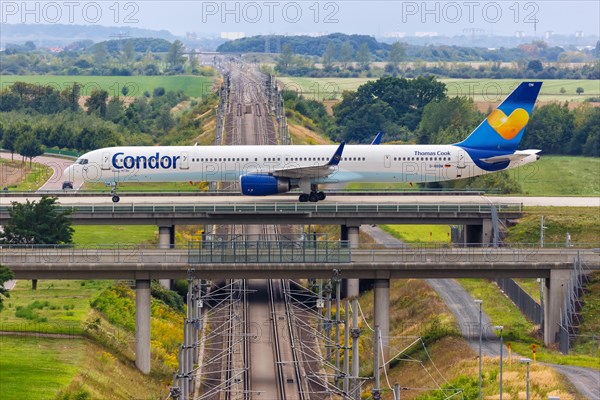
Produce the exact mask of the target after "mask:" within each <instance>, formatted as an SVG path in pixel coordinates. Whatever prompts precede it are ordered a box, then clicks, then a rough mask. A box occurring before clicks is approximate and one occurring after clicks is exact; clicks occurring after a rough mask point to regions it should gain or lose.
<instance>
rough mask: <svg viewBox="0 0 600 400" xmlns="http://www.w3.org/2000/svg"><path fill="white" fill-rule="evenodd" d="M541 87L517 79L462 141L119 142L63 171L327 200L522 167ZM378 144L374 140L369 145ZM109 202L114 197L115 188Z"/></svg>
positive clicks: (95, 178)
mask: <svg viewBox="0 0 600 400" xmlns="http://www.w3.org/2000/svg"><path fill="white" fill-rule="evenodd" d="M541 86H542V83H541V82H523V83H521V84H520V85H519V86H518V87H517V88H516V89H515V90H514V91H513V92H512V93H511V94H510V95H509V96H508V97H507V98H506V99H505V100H504V101H503V102H502V104H500V105H499V106H498V107H497V108H496V109H495V110H494V111H492V113H491V114H490V115H488V117H487V118H486V119H484V120H483V122H481V124H480V125H479V126H478V127H477V128H476V129H475V130H474V131H473V132H472V133H471V134H470V135H469V136H468V137H467V138H466V139H465V140H463V141H462V142H460V143H456V144H450V145H348V144H344V143H341V144H339V145H337V146H336V145H322V146H156V147H149V146H138V147H136V146H123V147H111V148H105V149H99V150H94V151H91V152H89V153H86V154H84V155H83V156H81V157H79V158H78V159H77V161H76V162H75V163H74V164H73V165H71V166H70V167H68V168H67V169H66V170H65V174H66V176H67V177H69V178H71V179H73V177H75V176H77V175H81V176H82V177H83V179H84V181H88V182H106V183H107V184H111V185H113V187H115V188H116V186H117V185H118V184H119V183H122V182H188V181H195V182H198V181H217V182H237V181H239V182H240V186H241V191H242V193H243V194H245V195H248V196H268V195H273V194H278V193H285V192H289V191H290V190H292V189H295V188H300V190H301V191H302V194H301V195H300V198H299V201H301V202H306V201H311V202H316V201H319V200H323V199H325V193H323V192H321V191H319V190H318V185H319V184H328V183H339V182H414V183H418V182H439V181H446V180H452V179H462V178H469V177H472V176H478V175H483V174H487V173H491V172H496V171H501V170H505V169H509V168H515V167H519V166H521V165H525V164H528V163H531V162H534V161H536V160H538V159H539V156H538V155H537V153H539V151H540V150H517V146H518V145H519V142H520V141H521V137H522V136H523V131H524V129H525V125H527V122H528V121H529V118H530V115H531V111H532V109H533V106H534V104H535V101H536V98H537V96H538V93H539V91H540V88H541ZM374 144H376V143H374ZM112 199H113V201H114V202H118V201H119V196H118V195H117V194H116V192H113V198H112Z"/></svg>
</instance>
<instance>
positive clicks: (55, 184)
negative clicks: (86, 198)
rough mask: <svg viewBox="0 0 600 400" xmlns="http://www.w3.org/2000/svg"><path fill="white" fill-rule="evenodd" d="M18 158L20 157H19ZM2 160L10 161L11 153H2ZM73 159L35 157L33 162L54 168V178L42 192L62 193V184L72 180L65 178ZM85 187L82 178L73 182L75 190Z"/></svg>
mask: <svg viewBox="0 0 600 400" xmlns="http://www.w3.org/2000/svg"><path fill="white" fill-rule="evenodd" d="M17 157H18V156H17ZM0 158H6V159H10V153H0ZM73 161H74V160H72V159H67V158H60V157H52V156H45V155H44V156H39V157H34V159H33V162H35V163H38V164H43V165H46V166H48V167H50V168H52V176H51V177H50V179H48V181H47V182H46V183H44V185H43V186H42V187H40V188H39V191H40V192H44V191H57V190H58V191H62V184H63V182H64V181H67V180H71V179H69V178H67V177H65V176H64V174H63V172H64V170H65V169H66V168H67V167H68V166H69V165H71V164H73ZM82 185H83V180H82V179H81V178H79V179H76V180H75V181H74V182H73V188H74V189H76V190H77V189H79V188H80V187H81V186H82Z"/></svg>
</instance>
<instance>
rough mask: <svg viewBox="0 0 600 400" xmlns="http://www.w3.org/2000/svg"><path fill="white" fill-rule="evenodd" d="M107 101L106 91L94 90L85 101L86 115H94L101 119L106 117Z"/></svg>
mask: <svg viewBox="0 0 600 400" xmlns="http://www.w3.org/2000/svg"><path fill="white" fill-rule="evenodd" d="M107 100H108V92H107V91H106V90H98V89H94V90H93V91H92V94H91V95H90V97H88V99H87V100H86V101H85V106H86V107H87V113H88V114H92V113H96V114H98V115H100V116H101V117H105V116H106V101H107Z"/></svg>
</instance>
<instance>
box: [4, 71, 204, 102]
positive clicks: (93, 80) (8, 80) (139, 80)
mask: <svg viewBox="0 0 600 400" xmlns="http://www.w3.org/2000/svg"><path fill="white" fill-rule="evenodd" d="M15 82H27V83H35V84H40V85H52V86H54V87H55V88H56V89H58V90H60V91H62V90H64V89H65V88H66V87H68V86H71V85H73V83H74V82H78V83H80V84H81V85H82V89H81V95H82V96H89V95H90V94H91V93H92V91H93V90H94V89H103V90H106V91H108V94H109V95H110V96H118V95H121V89H122V88H123V87H124V86H127V88H128V89H129V92H128V93H127V96H130V97H137V96H142V95H143V94H144V92H146V91H147V92H149V93H150V94H152V91H153V90H154V88H157V87H163V88H165V90H166V91H177V90H183V91H184V93H185V94H187V95H188V96H190V97H202V96H203V95H205V94H207V93H209V92H210V91H211V90H212V85H213V79H212V78H208V77H204V76H62V75H61V76H58V75H0V88H2V89H3V88H6V87H8V86H10V85H12V84H13V83H15Z"/></svg>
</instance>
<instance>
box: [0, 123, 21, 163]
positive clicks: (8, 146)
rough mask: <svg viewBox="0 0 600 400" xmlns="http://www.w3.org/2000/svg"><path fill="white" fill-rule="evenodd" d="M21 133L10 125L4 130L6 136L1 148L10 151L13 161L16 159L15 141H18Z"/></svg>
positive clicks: (0, 145) (3, 136)
mask: <svg viewBox="0 0 600 400" xmlns="http://www.w3.org/2000/svg"><path fill="white" fill-rule="evenodd" d="M19 133H20V132H18V127H17V126H15V125H10V126H7V127H6V128H5V129H4V134H3V135H2V142H1V143H0V147H1V148H3V149H4V150H8V151H10V158H11V160H14V159H15V141H16V140H17V137H18V135H19Z"/></svg>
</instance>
